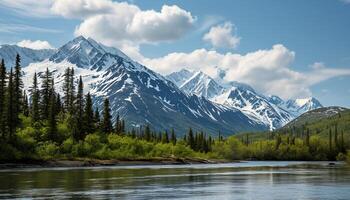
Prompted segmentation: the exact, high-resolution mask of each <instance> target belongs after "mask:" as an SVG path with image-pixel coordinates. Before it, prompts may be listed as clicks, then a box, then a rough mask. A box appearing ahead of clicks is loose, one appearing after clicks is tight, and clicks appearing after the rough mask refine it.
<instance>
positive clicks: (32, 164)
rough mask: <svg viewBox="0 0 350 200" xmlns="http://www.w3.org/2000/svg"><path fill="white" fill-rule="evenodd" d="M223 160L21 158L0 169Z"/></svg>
mask: <svg viewBox="0 0 350 200" xmlns="http://www.w3.org/2000/svg"><path fill="white" fill-rule="evenodd" d="M224 162H226V161H224V160H207V159H201V158H161V157H160V158H150V159H125V160H118V159H112V160H99V159H83V158H82V159H78V158H77V159H55V160H21V161H13V162H3V163H0V169H12V168H51V167H99V166H135V165H185V164H217V163H224Z"/></svg>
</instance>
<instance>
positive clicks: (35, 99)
mask: <svg viewBox="0 0 350 200" xmlns="http://www.w3.org/2000/svg"><path fill="white" fill-rule="evenodd" d="M30 92H31V101H32V102H31V109H30V115H31V117H32V120H33V122H38V121H39V119H40V110H39V101H40V99H39V98H40V97H39V88H38V79H37V75H36V72H35V73H34V77H33V86H32V87H31V88H30Z"/></svg>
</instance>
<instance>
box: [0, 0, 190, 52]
mask: <svg viewBox="0 0 350 200" xmlns="http://www.w3.org/2000/svg"><path fill="white" fill-rule="evenodd" d="M0 6H2V7H6V8H10V9H12V10H14V11H17V12H18V13H21V14H26V15H32V16H36V17H45V16H49V17H51V16H56V17H57V16H61V17H64V18H70V19H79V20H81V23H80V24H79V25H78V26H77V27H76V30H75V35H76V36H78V35H83V36H85V37H92V38H94V39H96V40H98V41H100V42H102V43H104V44H107V45H111V46H116V47H119V48H122V47H125V46H126V45H128V46H130V47H128V48H139V45H140V44H143V43H158V42H163V41H173V40H176V39H179V38H180V37H182V36H184V35H185V34H186V33H187V32H189V31H190V30H191V29H192V28H193V27H194V23H195V21H196V18H195V17H193V16H192V14H191V13H190V12H188V11H186V10H184V9H182V8H180V7H178V6H176V5H173V6H168V5H163V6H162V8H161V10H160V11H155V10H142V9H140V8H139V7H138V6H136V5H133V4H130V3H128V2H116V1H112V0H75V1H74V2H72V1H71V0H18V1H12V0H1V1H0Z"/></svg>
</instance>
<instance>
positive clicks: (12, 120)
mask: <svg viewBox="0 0 350 200" xmlns="http://www.w3.org/2000/svg"><path fill="white" fill-rule="evenodd" d="M13 76H14V74H13V71H12V68H11V70H10V74H9V80H8V85H7V92H6V113H5V116H6V130H7V131H8V138H9V139H10V140H12V139H13V136H14V133H15V131H16V126H17V118H18V116H16V112H15V110H16V108H15V104H14V96H15V95H14V83H13Z"/></svg>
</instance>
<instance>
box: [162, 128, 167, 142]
mask: <svg viewBox="0 0 350 200" xmlns="http://www.w3.org/2000/svg"><path fill="white" fill-rule="evenodd" d="M162 143H163V144H165V143H169V135H168V132H166V131H165V132H164V133H163V134H162Z"/></svg>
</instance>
